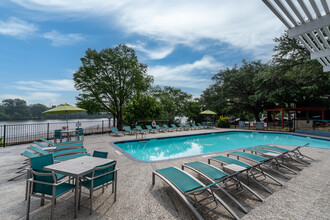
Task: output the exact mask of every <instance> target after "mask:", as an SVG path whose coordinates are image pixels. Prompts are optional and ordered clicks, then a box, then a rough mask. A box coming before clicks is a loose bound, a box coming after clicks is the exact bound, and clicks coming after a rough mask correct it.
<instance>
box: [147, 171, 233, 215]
mask: <svg viewBox="0 0 330 220" xmlns="http://www.w3.org/2000/svg"><path fill="white" fill-rule="evenodd" d="M156 175H157V176H158V177H159V178H161V179H162V180H163V181H164V182H166V183H167V184H168V185H169V186H170V187H171V188H172V189H173V190H175V192H176V193H177V194H178V195H179V196H180V197H181V199H182V200H183V201H184V202H185V203H186V204H187V205H188V207H189V208H190V210H191V211H192V212H193V213H194V215H195V216H196V217H197V219H203V217H202V216H201V215H200V213H199V212H198V210H200V211H203V213H205V214H206V213H208V212H210V211H212V210H215V209H216V208H217V207H218V204H219V203H220V204H221V205H222V206H223V207H224V208H225V209H226V210H227V211H228V212H229V213H230V214H231V215H232V216H233V217H234V218H235V219H239V217H238V216H237V214H236V213H235V212H234V211H233V210H232V209H231V208H230V207H229V206H228V205H227V204H226V203H225V202H224V201H223V200H222V199H221V198H220V197H219V196H218V195H217V194H215V193H214V192H213V187H214V186H215V185H216V184H218V183H219V182H220V181H217V182H214V183H212V184H210V185H204V184H203V183H202V182H200V181H199V180H197V179H196V178H195V177H193V176H191V175H190V174H188V173H186V172H184V171H182V170H180V169H178V168H176V167H167V168H163V169H159V170H155V171H153V172H152V185H155V176H156ZM205 194H207V195H205ZM206 200H208V201H206ZM210 204H213V207H209V205H210ZM204 210H205V211H204Z"/></svg>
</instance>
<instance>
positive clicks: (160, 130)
mask: <svg viewBox="0 0 330 220" xmlns="http://www.w3.org/2000/svg"><path fill="white" fill-rule="evenodd" d="M155 128H156V129H157V130H158V131H159V132H165V128H161V127H160V126H159V125H155Z"/></svg>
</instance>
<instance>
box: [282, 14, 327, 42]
mask: <svg viewBox="0 0 330 220" xmlns="http://www.w3.org/2000/svg"><path fill="white" fill-rule="evenodd" d="M329 21H330V14H328V15H325V16H322V17H320V18H317V19H314V20H312V21H310V22H307V23H304V24H300V25H299V26H295V27H292V28H290V29H289V30H288V35H289V37H296V36H298V35H301V34H304V33H307V32H310V31H314V30H317V29H320V28H322V27H325V26H327V25H330V24H329V23H330V22H329Z"/></svg>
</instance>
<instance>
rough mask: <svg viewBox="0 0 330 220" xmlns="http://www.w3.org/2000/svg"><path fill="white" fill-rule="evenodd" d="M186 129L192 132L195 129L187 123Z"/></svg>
mask: <svg viewBox="0 0 330 220" xmlns="http://www.w3.org/2000/svg"><path fill="white" fill-rule="evenodd" d="M185 128H186V129H187V130H192V129H193V128H192V127H191V126H190V124H189V123H186V124H185Z"/></svg>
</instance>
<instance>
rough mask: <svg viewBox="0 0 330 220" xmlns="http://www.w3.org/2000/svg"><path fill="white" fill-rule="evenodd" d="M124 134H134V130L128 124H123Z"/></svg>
mask: <svg viewBox="0 0 330 220" xmlns="http://www.w3.org/2000/svg"><path fill="white" fill-rule="evenodd" d="M124 130H125V134H135V133H136V131H134V130H132V129H131V127H130V126H124Z"/></svg>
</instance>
